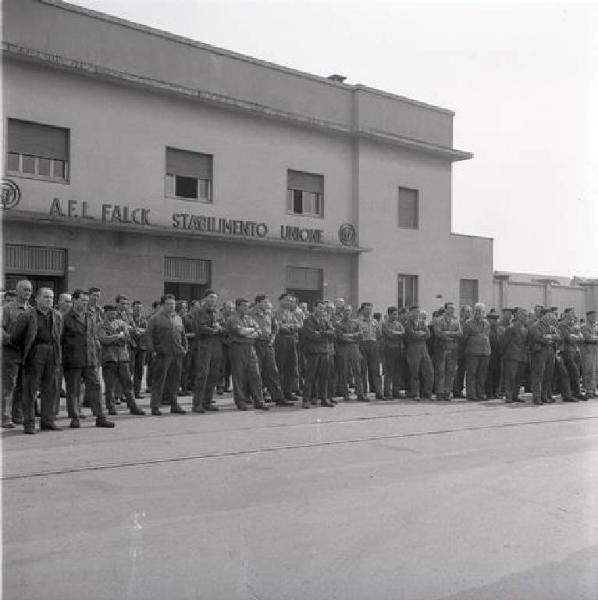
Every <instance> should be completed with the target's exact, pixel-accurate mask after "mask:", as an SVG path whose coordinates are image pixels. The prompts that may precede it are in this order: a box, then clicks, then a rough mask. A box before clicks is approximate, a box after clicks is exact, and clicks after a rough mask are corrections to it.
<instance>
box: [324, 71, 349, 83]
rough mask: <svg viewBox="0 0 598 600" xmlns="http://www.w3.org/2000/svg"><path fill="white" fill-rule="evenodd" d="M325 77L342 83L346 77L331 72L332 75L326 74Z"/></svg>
mask: <svg viewBox="0 0 598 600" xmlns="http://www.w3.org/2000/svg"><path fill="white" fill-rule="evenodd" d="M326 79H330V81H338V82H339V83H343V82H344V81H345V79H347V78H346V77H345V76H344V75H339V74H338V73H333V74H332V75H328V77H327V78H326Z"/></svg>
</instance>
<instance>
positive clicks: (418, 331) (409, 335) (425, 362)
mask: <svg viewBox="0 0 598 600" xmlns="http://www.w3.org/2000/svg"><path fill="white" fill-rule="evenodd" d="M429 337H430V330H429V329H428V326H427V325H426V319H425V317H424V313H423V312H422V311H420V310H419V306H411V307H410V308H409V318H408V319H407V324H406V325H405V342H406V344H407V365H408V367H409V393H408V397H409V398H413V399H415V400H419V398H420V375H421V377H422V379H423V385H422V389H421V398H426V399H428V400H429V399H431V398H432V387H433V385H434V367H433V366H432V360H431V359H430V355H429V354H428V347H427V344H426V342H427V340H428V338H429Z"/></svg>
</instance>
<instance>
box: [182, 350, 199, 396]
mask: <svg viewBox="0 0 598 600" xmlns="http://www.w3.org/2000/svg"><path fill="white" fill-rule="evenodd" d="M194 349H195V342H193V343H192V345H191V346H189V350H188V352H187V354H185V356H183V360H182V362H181V386H180V387H181V390H182V391H183V392H187V391H188V390H193V389H194V383H195V382H194V379H195V374H194V370H193V354H194Z"/></svg>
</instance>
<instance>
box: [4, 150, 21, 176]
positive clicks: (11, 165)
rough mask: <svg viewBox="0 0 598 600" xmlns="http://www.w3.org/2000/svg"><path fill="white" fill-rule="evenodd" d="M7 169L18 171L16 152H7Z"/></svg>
mask: <svg viewBox="0 0 598 600" xmlns="http://www.w3.org/2000/svg"><path fill="white" fill-rule="evenodd" d="M7 169H8V170H9V171H18V170H19V154H17V153H16V152H9V153H8V165H7Z"/></svg>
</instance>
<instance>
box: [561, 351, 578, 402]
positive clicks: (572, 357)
mask: <svg viewBox="0 0 598 600" xmlns="http://www.w3.org/2000/svg"><path fill="white" fill-rule="evenodd" d="M562 357H563V363H564V364H565V368H566V369H567V373H568V375H569V382H570V386H571V391H572V392H573V394H574V395H575V396H579V395H580V394H581V389H580V385H579V378H580V377H581V373H580V371H581V354H580V353H579V352H576V353H575V354H573V353H567V354H565V353H563V355H562Z"/></svg>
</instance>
